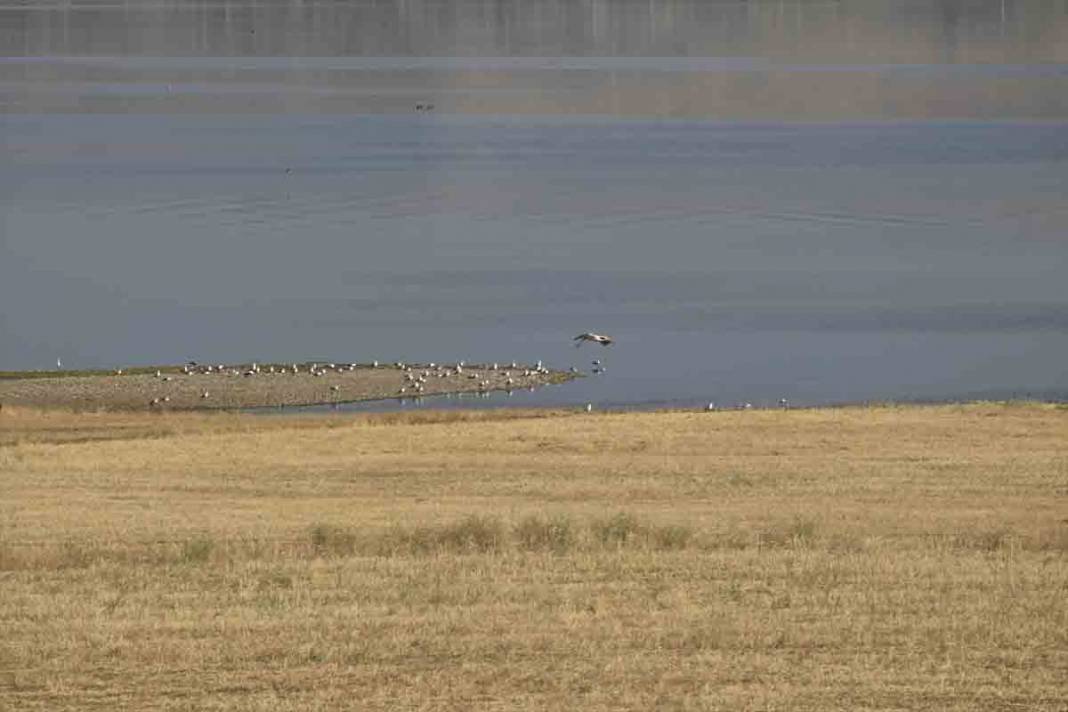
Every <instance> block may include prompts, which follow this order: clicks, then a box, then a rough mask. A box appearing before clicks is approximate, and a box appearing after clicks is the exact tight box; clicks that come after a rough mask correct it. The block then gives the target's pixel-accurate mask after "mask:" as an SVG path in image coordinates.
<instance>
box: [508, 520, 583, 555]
mask: <svg viewBox="0 0 1068 712" xmlns="http://www.w3.org/2000/svg"><path fill="white" fill-rule="evenodd" d="M512 534H513V535H514V537H515V540H516V543H517V544H518V545H519V547H520V548H521V549H525V550H527V551H551V552H553V553H554V554H562V553H564V552H566V551H568V550H569V549H570V548H571V546H572V545H573V544H574V541H575V532H574V528H573V527H572V525H571V520H570V519H568V518H567V517H566V516H562V515H557V516H555V517H552V518H550V519H545V518H543V517H539V516H537V515H533V514H532V515H530V516H527V517H524V518H523V519H522V520H520V521H519V523H517V524H516V525H515V527H514V528H513V530H512Z"/></svg>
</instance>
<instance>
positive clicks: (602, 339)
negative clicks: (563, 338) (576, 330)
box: [572, 331, 612, 348]
mask: <svg viewBox="0 0 1068 712" xmlns="http://www.w3.org/2000/svg"><path fill="white" fill-rule="evenodd" d="M572 340H573V341H577V342H578V343H577V344H575V347H576V348H577V347H579V346H582V344H583V342H586V341H592V342H594V343H596V344H600V345H601V346H609V345H611V343H612V337H611V336H603V335H601V334H594V333H591V332H589V331H587V332H586V333H585V334H579V335H578V336H576V337H575V338H574V339H572Z"/></svg>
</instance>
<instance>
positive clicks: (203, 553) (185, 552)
mask: <svg viewBox="0 0 1068 712" xmlns="http://www.w3.org/2000/svg"><path fill="white" fill-rule="evenodd" d="M214 549H215V542H213V541H212V540H211V539H208V538H206V537H200V538H197V539H193V540H191V541H187V542H185V543H184V544H182V551H181V554H180V555H179V559H180V561H181V562H182V563H183V564H202V563H204V562H205V561H207V560H208V558H209V557H211V552H212V551H213V550H214Z"/></svg>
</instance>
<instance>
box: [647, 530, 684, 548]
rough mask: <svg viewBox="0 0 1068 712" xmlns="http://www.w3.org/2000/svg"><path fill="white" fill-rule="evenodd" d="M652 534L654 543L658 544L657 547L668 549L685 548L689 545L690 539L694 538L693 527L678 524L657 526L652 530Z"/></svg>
mask: <svg viewBox="0 0 1068 712" xmlns="http://www.w3.org/2000/svg"><path fill="white" fill-rule="evenodd" d="M651 534H652V539H653V545H654V546H656V548H657V549H665V550H668V551H677V550H679V549H685V548H686V547H687V546H689V544H690V540H691V539H693V530H692V529H690V528H689V527H682V526H678V525H668V526H664V527H656V528H654V529H653V530H652V532H651Z"/></svg>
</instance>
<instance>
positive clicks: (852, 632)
mask: <svg viewBox="0 0 1068 712" xmlns="http://www.w3.org/2000/svg"><path fill="white" fill-rule="evenodd" d="M0 631H2V634H0V709H4V710H8V709H10V710H64V709H71V710H74V709H77V710H87V709H109V710H111V709H137V710H159V709H166V710H206V709H207V710H210V709H235V710H322V709H362V710H430V709H435V710H436V709H453V710H469V709H501V710H504V709H508V710H512V709H516V710H532V709H540V710H561V709H583V710H609V709H612V710H616V709H633V710H648V709H665V710H691V709H692V710H833V709H840V710H846V709H848V710H860V709H880V710H906V709H907V710H1057V711H1059V712H1064V710H1066V709H1068V409H1065V408H1063V407H1056V406H1046V405H1027V404H1024V405H1017V404H1010V405H1000V404H977V405H970V406H940V407H901V408H898V407H879V408H847V409H827V410H798V411H788V412H724V413H654V414H649V413H632V414H596V413H595V414H590V415H587V414H585V413H582V414H576V413H563V412H560V413H547V412H542V413H492V412H483V413H442V414H433V413H427V414H410V415H398V416H340V415H338V416H325V417H286V418H282V417H278V418H276V417H256V416H247V415H227V414H214V415H203V414H177V413H174V414H157V415H149V414H125V415H124V414H103V413H100V414H94V413H81V414H70V413H62V412H56V411H53V412H46V411H32V410H20V409H12V408H11V407H6V408H4V409H3V410H2V411H0Z"/></svg>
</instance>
